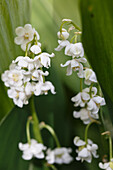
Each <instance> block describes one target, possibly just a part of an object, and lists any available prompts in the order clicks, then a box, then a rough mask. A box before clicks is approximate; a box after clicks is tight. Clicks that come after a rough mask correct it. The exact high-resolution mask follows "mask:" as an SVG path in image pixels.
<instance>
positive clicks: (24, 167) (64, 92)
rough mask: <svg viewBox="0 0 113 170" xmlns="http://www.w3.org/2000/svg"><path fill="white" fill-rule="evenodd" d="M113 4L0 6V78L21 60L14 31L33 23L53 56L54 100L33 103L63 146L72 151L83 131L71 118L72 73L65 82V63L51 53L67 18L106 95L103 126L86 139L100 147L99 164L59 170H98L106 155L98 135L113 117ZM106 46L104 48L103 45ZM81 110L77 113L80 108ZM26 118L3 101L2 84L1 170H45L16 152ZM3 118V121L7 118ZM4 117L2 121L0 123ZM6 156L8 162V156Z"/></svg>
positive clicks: (9, 0) (1, 1)
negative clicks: (80, 33)
mask: <svg viewBox="0 0 113 170" xmlns="http://www.w3.org/2000/svg"><path fill="white" fill-rule="evenodd" d="M111 6H113V2H112V1H110V0H109V2H108V1H107V0H103V2H102V4H101V0H84V1H82V0H81V1H80V0H71V1H70V0H32V1H30V0H0V74H1V73H3V72H4V70H6V69H8V66H9V64H10V63H11V61H12V60H13V59H15V58H16V57H17V56H19V55H24V53H23V52H22V51H21V49H20V47H17V45H15V44H14V37H15V28H16V27H17V26H23V25H24V24H26V23H31V24H32V25H33V27H35V29H36V30H37V31H38V33H39V34H40V42H41V43H42V48H43V51H47V52H49V53H52V52H54V53H55V57H54V58H53V59H52V67H51V68H50V70H49V71H50V75H49V77H48V78H47V79H48V80H50V81H51V82H52V83H53V84H54V86H55V89H56V92H57V93H56V95H51V94H49V95H48V96H40V97H35V106H36V110H37V114H38V116H39V119H40V121H45V122H46V123H48V124H50V125H51V126H52V127H54V129H55V131H56V133H57V135H58V137H59V140H60V142H61V144H62V146H66V147H72V148H73V153H72V155H73V157H74V158H75V157H76V153H75V149H76V147H75V146H74V144H73V138H74V136H80V137H81V138H84V129H85V125H83V124H82V122H81V121H80V120H75V119H74V118H73V116H72V112H73V110H74V107H73V103H72V102H71V97H73V96H74V95H76V94H77V92H79V89H80V87H79V86H80V82H79V79H78V78H77V76H76V73H75V74H74V73H73V74H72V75H71V76H69V77H68V76H66V69H65V68H61V67H60V64H61V63H65V61H66V60H67V57H66V56H64V54H63V51H61V52H56V51H55V50H54V48H55V47H57V45H58V42H57V41H58V39H57V32H58V31H59V28H60V24H61V21H62V19H64V18H70V19H72V20H73V21H74V22H75V23H76V25H78V26H79V27H80V28H81V29H83V37H80V39H79V40H80V41H83V45H84V47H85V52H86V57H87V58H88V59H89V63H91V66H92V67H93V69H94V71H95V72H96V74H97V78H98V80H99V83H100V85H101V87H102V90H103V93H104V95H105V98H106V101H107V106H108V107H105V108H104V109H103V113H104V121H103V123H102V125H101V126H97V125H92V126H91V128H90V130H89V138H91V139H92V140H93V141H94V143H97V144H98V145H99V151H98V153H99V155H100V157H99V159H97V160H93V161H92V163H91V164H88V163H85V162H84V163H81V162H77V161H76V160H74V161H73V162H72V163H71V164H70V165H61V166H57V168H58V170H69V169H71V170H75V169H76V170H78V169H84V170H98V169H99V168H98V163H99V161H101V160H102V158H103V155H105V154H107V155H108V146H107V141H106V140H105V139H104V137H101V132H103V131H104V130H110V131H111V132H113V127H112V120H113V118H112V111H113V108H112V107H113V92H112V90H113V81H112V80H113V65H112V64H113V57H112V56H113V52H112V49H113V48H112V46H113V39H112V38H113V35H112V30H113V29H112V28H113V22H112V18H113V12H112V9H111ZM106 42H107V45H106ZM78 109H79V108H78ZM29 114H30V109H29V105H28V106H25V107H24V108H23V109H19V108H17V107H15V106H14V105H13V103H12V100H10V99H9V98H8V96H7V89H6V88H5V87H4V85H3V82H2V81H1V80H0V119H1V125H0V146H1V149H0V150H1V151H0V169H4V170H14V169H16V170H20V169H21V170H36V169H37V170H43V169H44V167H40V164H38V167H37V163H36V161H35V160H34V161H33V162H30V163H29V162H27V161H24V160H22V158H21V152H20V151H19V150H18V142H20V141H22V142H26V134H25V124H26V120H27V117H28V115H29ZM5 115H7V116H5ZM4 116H5V117H4ZM42 133H43V138H44V141H45V144H46V145H47V146H51V147H54V142H53V139H52V138H51V136H50V134H48V132H47V131H43V132H42ZM6 153H7V156H6Z"/></svg>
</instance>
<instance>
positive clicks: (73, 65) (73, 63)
mask: <svg viewBox="0 0 113 170" xmlns="http://www.w3.org/2000/svg"><path fill="white" fill-rule="evenodd" d="M86 61H87V60H86V59H85V58H80V59H72V60H68V61H67V62H66V63H65V64H64V65H63V64H61V67H66V66H67V74H66V75H67V76H70V75H71V74H72V70H73V71H75V72H76V71H78V73H77V75H78V77H79V78H83V76H84V75H83V65H82V64H81V63H80V62H82V63H85V62H86Z"/></svg>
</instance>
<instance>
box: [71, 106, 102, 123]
mask: <svg viewBox="0 0 113 170" xmlns="http://www.w3.org/2000/svg"><path fill="white" fill-rule="evenodd" d="M73 117H74V118H80V119H81V120H82V121H83V123H84V124H89V123H90V122H91V119H98V118H99V116H98V114H92V113H91V112H90V111H89V110H87V109H86V108H83V109H81V110H80V111H78V112H77V111H74V112H73Z"/></svg>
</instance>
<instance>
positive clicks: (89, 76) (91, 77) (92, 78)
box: [84, 68, 97, 85]
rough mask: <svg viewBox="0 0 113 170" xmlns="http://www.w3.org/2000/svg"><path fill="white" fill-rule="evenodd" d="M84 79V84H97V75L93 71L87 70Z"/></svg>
mask: <svg viewBox="0 0 113 170" xmlns="http://www.w3.org/2000/svg"><path fill="white" fill-rule="evenodd" d="M84 78H85V81H84V83H85V84H87V85H90V84H91V83H97V78H96V74H95V72H94V71H93V70H92V69H89V68H87V69H86V70H85V71H84Z"/></svg>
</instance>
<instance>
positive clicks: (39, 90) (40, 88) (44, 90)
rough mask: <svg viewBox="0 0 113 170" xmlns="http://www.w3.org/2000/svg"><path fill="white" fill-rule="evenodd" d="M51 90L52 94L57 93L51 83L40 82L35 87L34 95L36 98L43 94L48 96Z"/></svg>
mask: <svg viewBox="0 0 113 170" xmlns="http://www.w3.org/2000/svg"><path fill="white" fill-rule="evenodd" d="M49 90H50V91H51V93H52V94H55V93H56V92H55V87H54V86H53V84H52V83H51V82H50V81H46V82H45V83H43V82H39V83H37V84H36V86H35V90H34V94H35V95H36V96H39V95H41V94H45V95H47V94H48V91H49Z"/></svg>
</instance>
